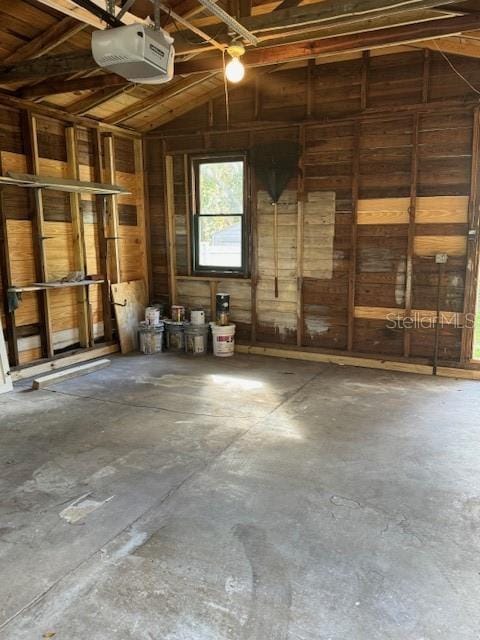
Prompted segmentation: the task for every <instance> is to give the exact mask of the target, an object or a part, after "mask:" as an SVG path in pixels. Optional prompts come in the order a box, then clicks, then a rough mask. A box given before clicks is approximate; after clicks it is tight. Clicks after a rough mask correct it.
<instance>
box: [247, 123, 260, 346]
mask: <svg viewBox="0 0 480 640" xmlns="http://www.w3.org/2000/svg"><path fill="white" fill-rule="evenodd" d="M248 140H249V147H250V148H252V146H253V134H252V133H250V134H249V136H248ZM249 176H250V180H249V182H250V193H249V196H250V229H251V232H250V235H251V241H250V264H251V273H250V308H251V310H250V340H251V342H252V343H255V342H256V341H257V283H258V228H257V223H258V219H257V218H258V217H257V182H256V180H255V174H254V172H253V170H252V168H251V167H250V166H249Z"/></svg>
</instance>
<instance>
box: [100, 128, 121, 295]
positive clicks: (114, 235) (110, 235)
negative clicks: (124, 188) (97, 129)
mask: <svg viewBox="0 0 480 640" xmlns="http://www.w3.org/2000/svg"><path fill="white" fill-rule="evenodd" d="M104 145H105V146H104V150H105V180H106V182H107V183H110V184H115V146H114V140H113V136H111V135H107V136H105V139H104ZM107 258H108V279H109V280H110V282H111V283H113V284H115V283H117V282H120V279H121V270H120V249H119V222H118V201H117V196H116V195H110V196H108V197H107Z"/></svg>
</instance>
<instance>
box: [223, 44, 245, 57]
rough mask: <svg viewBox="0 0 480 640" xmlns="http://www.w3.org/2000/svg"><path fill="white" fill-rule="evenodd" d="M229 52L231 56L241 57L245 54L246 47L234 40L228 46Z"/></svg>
mask: <svg viewBox="0 0 480 640" xmlns="http://www.w3.org/2000/svg"><path fill="white" fill-rule="evenodd" d="M227 53H228V55H229V56H230V57H231V58H240V57H241V56H243V55H244V54H245V47H244V46H243V44H240V43H238V42H232V44H231V45H230V46H229V47H227Z"/></svg>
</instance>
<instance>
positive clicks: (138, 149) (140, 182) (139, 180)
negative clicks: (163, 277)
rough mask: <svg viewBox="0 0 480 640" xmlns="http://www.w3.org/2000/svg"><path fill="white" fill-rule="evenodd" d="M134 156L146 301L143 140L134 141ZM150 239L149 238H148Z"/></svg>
mask: <svg viewBox="0 0 480 640" xmlns="http://www.w3.org/2000/svg"><path fill="white" fill-rule="evenodd" d="M133 145H134V155H135V178H136V180H135V182H136V187H137V201H136V206H137V224H138V226H139V227H140V233H141V235H142V260H143V273H144V274H145V285H146V290H147V300H149V299H150V295H151V289H150V282H149V278H148V273H149V260H148V249H147V244H148V243H147V221H146V211H145V202H144V194H145V188H144V186H145V180H144V164H143V140H134V141H133ZM149 237H150V236H149Z"/></svg>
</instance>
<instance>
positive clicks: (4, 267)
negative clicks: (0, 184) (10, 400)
mask: <svg viewBox="0 0 480 640" xmlns="http://www.w3.org/2000/svg"><path fill="white" fill-rule="evenodd" d="M0 274H1V277H2V290H3V308H4V311H5V323H6V328H7V344H8V361H9V363H10V366H12V367H15V366H17V365H18V364H19V356H18V342H17V328H16V325H15V311H14V310H12V311H10V310H9V308H8V289H9V288H10V287H11V286H12V274H11V269H10V251H9V246H8V230H7V215H6V212H5V209H4V206H3V189H0ZM2 330H3V329H2V325H1V322H0V331H2Z"/></svg>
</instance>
